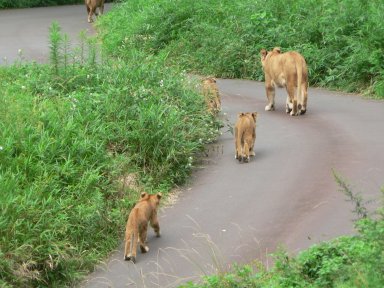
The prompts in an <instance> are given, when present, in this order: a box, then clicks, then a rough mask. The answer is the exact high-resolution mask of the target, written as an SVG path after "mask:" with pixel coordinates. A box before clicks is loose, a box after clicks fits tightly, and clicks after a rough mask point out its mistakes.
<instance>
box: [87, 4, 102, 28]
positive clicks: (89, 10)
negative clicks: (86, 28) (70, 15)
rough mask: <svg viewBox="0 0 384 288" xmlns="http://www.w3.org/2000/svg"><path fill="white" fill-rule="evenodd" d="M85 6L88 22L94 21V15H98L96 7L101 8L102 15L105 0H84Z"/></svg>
mask: <svg viewBox="0 0 384 288" xmlns="http://www.w3.org/2000/svg"><path fill="white" fill-rule="evenodd" d="M84 3H85V6H86V7H87V13H88V23H91V22H93V19H92V16H93V14H95V15H96V16H98V13H97V12H96V9H97V8H99V12H100V15H102V14H103V12H104V0H84Z"/></svg>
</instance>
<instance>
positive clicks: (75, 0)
mask: <svg viewBox="0 0 384 288" xmlns="http://www.w3.org/2000/svg"><path fill="white" fill-rule="evenodd" d="M79 3H84V1H82V0H17V1H14V0H0V9H4V8H31V7H44V6H55V5H70V4H79Z"/></svg>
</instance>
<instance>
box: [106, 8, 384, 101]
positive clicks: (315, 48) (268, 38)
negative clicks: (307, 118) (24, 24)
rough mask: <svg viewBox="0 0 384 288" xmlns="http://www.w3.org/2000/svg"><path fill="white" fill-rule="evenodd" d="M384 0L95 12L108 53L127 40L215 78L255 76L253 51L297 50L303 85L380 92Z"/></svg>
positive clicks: (127, 46) (125, 50)
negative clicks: (305, 76)
mask: <svg viewBox="0 0 384 288" xmlns="http://www.w3.org/2000/svg"><path fill="white" fill-rule="evenodd" d="M383 17H384V2H383V1H381V0H373V1H360V0H349V1H336V0H321V1H317V0H309V1H308V0H297V1H283V0H277V1H272V2H271V1H267V0H260V1H253V0H241V1H230V0H223V1H204V0H185V1H144V0H137V1H125V2H124V3H122V4H121V5H120V6H119V9H116V10H114V11H113V12H112V13H108V15H106V16H105V17H103V19H101V21H100V22H101V25H100V28H101V31H100V32H101V35H102V39H103V42H104V44H105V45H104V46H105V48H106V49H107V50H108V52H110V53H112V54H114V55H116V56H118V57H125V58H130V57H131V55H130V53H131V50H132V47H133V48H136V49H140V50H142V51H145V53H147V54H151V55H159V54H162V55H165V56H164V58H165V61H166V63H167V64H168V65H177V66H182V67H184V68H185V69H186V70H187V71H188V72H191V73H197V74H202V75H215V76H217V77H222V78H243V79H244V78H247V79H255V80H262V79H263V75H262V69H261V65H260V60H259V58H260V57H259V51H260V50H261V49H262V48H267V49H272V48H273V47H275V46H280V47H282V50H283V51H287V50H297V51H299V52H300V53H302V54H303V55H304V56H305V58H306V60H307V62H308V66H309V73H310V77H309V80H310V84H311V85H315V86H324V87H329V88H334V89H340V90H344V91H348V92H363V93H365V94H368V95H371V96H374V97H377V98H383V97H384V69H383V66H382V63H384V55H383V53H382V51H383V49H384V36H383V35H384V26H383V25H381V22H382V19H383Z"/></svg>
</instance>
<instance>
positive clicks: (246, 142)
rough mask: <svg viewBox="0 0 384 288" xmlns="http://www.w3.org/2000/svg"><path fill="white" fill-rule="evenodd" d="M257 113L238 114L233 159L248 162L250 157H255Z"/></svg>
mask: <svg viewBox="0 0 384 288" xmlns="http://www.w3.org/2000/svg"><path fill="white" fill-rule="evenodd" d="M256 117H257V112H241V113H239V114H238V118H237V122H236V126H235V146H236V154H235V158H236V159H238V160H239V161H241V160H244V162H248V161H249V159H250V156H255V151H254V145H255V140H256Z"/></svg>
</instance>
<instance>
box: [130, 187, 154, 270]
mask: <svg viewBox="0 0 384 288" xmlns="http://www.w3.org/2000/svg"><path fill="white" fill-rule="evenodd" d="M160 199H161V193H157V194H156V195H150V194H148V193H146V192H143V193H141V195H140V200H139V202H137V203H136V205H135V207H133V209H132V211H131V213H129V217H128V222H127V226H126V230H125V251H124V260H128V261H129V260H130V261H132V262H133V263H135V262H136V252H137V243H138V242H139V243H140V250H141V252H142V253H146V252H148V251H149V248H148V246H147V243H146V242H147V229H148V223H150V224H151V226H152V228H153V230H155V233H156V236H157V237H160V226H159V221H158V220H157V208H158V207H159V204H160Z"/></svg>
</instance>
